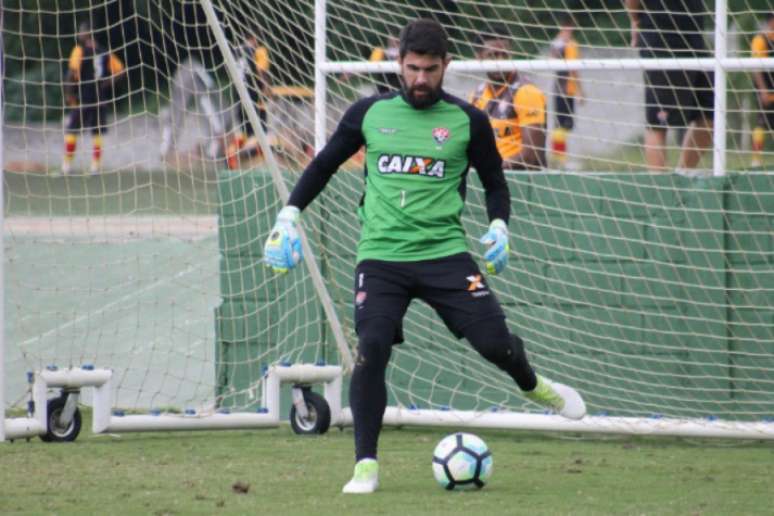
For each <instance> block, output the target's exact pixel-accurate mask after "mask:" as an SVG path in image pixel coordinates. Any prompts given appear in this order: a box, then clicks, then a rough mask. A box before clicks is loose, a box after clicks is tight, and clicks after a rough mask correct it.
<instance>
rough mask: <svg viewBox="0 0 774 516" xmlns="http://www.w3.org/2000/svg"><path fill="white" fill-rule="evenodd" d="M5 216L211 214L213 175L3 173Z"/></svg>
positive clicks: (214, 201)
mask: <svg viewBox="0 0 774 516" xmlns="http://www.w3.org/2000/svg"><path fill="white" fill-rule="evenodd" d="M4 181H5V182H4V184H3V188H4V194H5V213H6V216H13V215H28V216H44V215H90V216H96V215H116V214H134V215H152V214H153V215H155V214H197V215H203V214H214V213H217V209H218V206H217V204H218V194H217V180H216V179H215V176H214V174H212V173H210V174H205V173H203V172H202V173H198V174H186V173H181V172H174V171H168V172H161V171H154V172H143V171H139V172H135V171H122V172H114V173H104V174H101V175H98V176H88V175H86V176H84V175H73V176H67V177H62V176H60V177H53V176H46V175H37V174H19V173H13V172H5V174H4Z"/></svg>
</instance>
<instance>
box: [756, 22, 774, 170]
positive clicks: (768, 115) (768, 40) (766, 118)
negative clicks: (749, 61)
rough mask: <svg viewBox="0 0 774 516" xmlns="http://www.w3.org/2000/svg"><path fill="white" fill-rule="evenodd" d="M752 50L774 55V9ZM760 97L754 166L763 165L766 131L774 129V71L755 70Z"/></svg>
mask: <svg viewBox="0 0 774 516" xmlns="http://www.w3.org/2000/svg"><path fill="white" fill-rule="evenodd" d="M750 46H751V50H752V57H763V58H766V57H774V11H772V12H770V13H769V14H768V16H767V17H766V25H765V27H764V29H763V31H762V32H761V33H760V34H758V35H756V36H755V37H754V38H753V40H752V44H751V45H750ZM752 77H753V83H755V91H756V93H757V97H758V107H759V111H758V120H757V122H756V124H755V128H754V129H753V134H752V151H753V156H752V166H754V167H760V166H762V165H763V144H764V143H765V141H766V131H774V71H772V70H767V71H765V72H764V71H761V70H758V71H755V72H753V74H752Z"/></svg>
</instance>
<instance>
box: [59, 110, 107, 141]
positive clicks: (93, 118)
mask: <svg viewBox="0 0 774 516" xmlns="http://www.w3.org/2000/svg"><path fill="white" fill-rule="evenodd" d="M107 106H108V104H107V103H105V102H103V103H100V104H85V105H83V106H78V107H75V108H73V109H71V110H70V112H69V113H68V114H67V125H66V126H65V131H66V132H68V133H75V132H78V131H80V130H82V129H87V130H89V129H90V130H91V132H92V134H102V133H106V132H107Z"/></svg>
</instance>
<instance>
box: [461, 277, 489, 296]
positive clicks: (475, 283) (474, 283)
mask: <svg viewBox="0 0 774 516" xmlns="http://www.w3.org/2000/svg"><path fill="white" fill-rule="evenodd" d="M465 279H467V280H468V292H473V291H474V290H478V289H481V288H486V287H484V283H483V282H482V281H481V275H480V274H474V275H473V276H468V277H467V278H465Z"/></svg>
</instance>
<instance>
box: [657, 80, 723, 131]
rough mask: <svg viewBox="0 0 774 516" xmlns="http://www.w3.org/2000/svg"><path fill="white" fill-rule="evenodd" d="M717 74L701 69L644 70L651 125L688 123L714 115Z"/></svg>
mask: <svg viewBox="0 0 774 516" xmlns="http://www.w3.org/2000/svg"><path fill="white" fill-rule="evenodd" d="M714 77H715V74H714V73H713V72H704V71H698V70H647V71H645V119H646V121H647V124H648V126H649V127H652V128H663V129H666V128H668V127H673V126H676V127H687V126H688V125H689V124H690V123H691V122H694V121H696V120H698V119H700V118H707V119H708V120H712V119H713V113H714V105H715V99H714V95H713V85H714Z"/></svg>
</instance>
